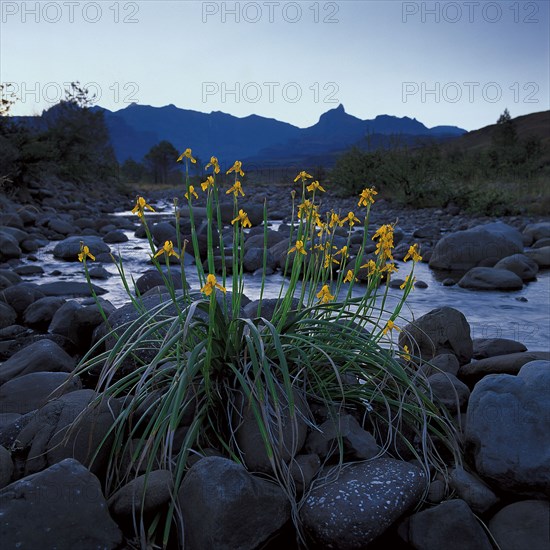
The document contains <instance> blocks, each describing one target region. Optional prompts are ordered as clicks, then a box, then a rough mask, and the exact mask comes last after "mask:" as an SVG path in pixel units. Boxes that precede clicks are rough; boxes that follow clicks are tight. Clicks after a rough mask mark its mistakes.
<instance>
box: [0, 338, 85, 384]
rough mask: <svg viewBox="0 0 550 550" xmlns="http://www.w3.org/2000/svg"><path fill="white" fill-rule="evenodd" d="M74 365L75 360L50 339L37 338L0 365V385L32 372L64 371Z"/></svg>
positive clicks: (71, 368)
mask: <svg viewBox="0 0 550 550" xmlns="http://www.w3.org/2000/svg"><path fill="white" fill-rule="evenodd" d="M74 367H75V360H74V359H73V358H72V357H71V356H70V355H68V354H67V353H66V352H65V351H63V349H61V348H60V347H59V346H58V345H57V344H56V343H55V342H52V341H51V340H47V339H44V340H38V341H37V342H34V343H33V344H31V345H30V346H27V347H25V348H23V349H22V350H21V351H18V352H17V353H16V354H15V355H13V356H12V357H10V358H9V359H8V360H7V361H6V362H5V363H3V364H2V365H1V366H0V385H1V384H5V383H6V382H7V381H8V380H13V379H14V378H17V377H18V376H24V375H26V374H31V373H33V372H65V373H69V372H72V370H73V369H74Z"/></svg>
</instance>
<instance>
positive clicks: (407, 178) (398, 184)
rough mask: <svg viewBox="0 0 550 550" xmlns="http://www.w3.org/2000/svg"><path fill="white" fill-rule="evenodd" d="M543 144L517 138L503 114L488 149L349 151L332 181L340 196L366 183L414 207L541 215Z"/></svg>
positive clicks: (546, 203)
mask: <svg viewBox="0 0 550 550" xmlns="http://www.w3.org/2000/svg"><path fill="white" fill-rule="evenodd" d="M544 157H545V155H544V151H543V146H542V143H541V140H540V139H538V138H536V137H531V138H524V139H519V138H518V136H517V132H516V129H515V125H514V121H513V120H512V119H511V117H510V114H509V112H508V110H506V111H505V112H504V113H503V114H502V115H501V116H500V118H499V120H498V121H497V125H496V126H495V128H494V130H493V135H492V139H491V143H490V145H489V146H488V147H477V148H470V149H460V148H458V147H456V146H453V145H452V144H451V143H439V144H438V143H431V144H427V145H423V146H421V147H407V146H399V145H397V144H394V145H393V147H391V148H389V149H386V150H377V151H363V150H361V149H359V148H353V149H351V150H350V151H348V152H346V153H344V154H343V155H342V156H340V157H339V158H338V160H337V162H336V165H335V167H334V169H333V170H332V172H331V174H330V179H331V180H332V181H334V182H337V183H338V189H339V190H340V192H341V194H342V195H353V194H355V193H357V192H358V191H359V190H360V189H361V188H362V186H363V185H364V183H365V182H366V181H368V182H369V183H370V184H372V185H375V186H376V188H377V189H379V190H380V192H381V194H382V195H383V196H384V197H388V198H392V199H394V200H396V201H397V202H399V203H401V204H407V205H411V206H414V207H426V206H437V207H444V206H446V205H448V204H449V203H453V204H456V205H457V206H460V207H462V208H464V209H465V210H466V211H469V212H470V213H475V214H486V215H506V214H518V213H522V212H523V211H527V212H537V211H538V209H541V210H540V213H543V212H544V211H545V210H546V212H547V211H548V207H550V194H549V193H550V192H549V191H548V186H547V185H544V184H543V182H544V181H547V180H548V177H549V176H550V165H549V164H548V162H547V160H545V158H544Z"/></svg>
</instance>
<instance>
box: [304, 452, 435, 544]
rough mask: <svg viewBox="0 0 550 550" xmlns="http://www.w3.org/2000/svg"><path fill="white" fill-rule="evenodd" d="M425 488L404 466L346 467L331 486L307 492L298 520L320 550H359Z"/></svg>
mask: <svg viewBox="0 0 550 550" xmlns="http://www.w3.org/2000/svg"><path fill="white" fill-rule="evenodd" d="M331 473H332V474H333V475H334V474H335V470H332V471H330V472H327V474H329V475H330V474H331ZM321 476H323V473H321ZM426 484H427V480H426V477H425V475H424V473H423V472H422V470H421V469H420V468H418V467H417V466H414V465H413V464H409V463H407V462H402V461H399V460H393V459H388V458H381V459H376V460H371V461H369V462H363V463H353V464H349V465H347V466H346V467H345V468H344V469H343V470H342V471H341V473H340V475H339V477H338V478H337V479H336V480H335V481H332V482H330V483H327V484H323V485H320V486H319V487H314V488H313V489H312V490H311V492H310V494H309V496H308V497H307V499H306V502H305V503H304V505H303V507H302V508H301V510H300V518H301V520H302V522H303V525H304V529H305V530H306V533H307V534H308V535H309V536H310V537H311V538H312V539H313V541H314V543H315V544H318V545H319V546H320V547H322V548H337V549H338V550H352V549H362V548H365V547H366V546H367V545H368V544H369V543H370V542H372V541H373V540H375V539H376V538H377V537H378V536H380V535H381V534H382V533H383V532H384V531H386V529H388V527H390V525H392V523H394V522H395V521H396V520H397V519H399V518H400V517H401V516H402V515H403V514H404V513H405V512H407V510H409V509H410V508H411V507H412V506H414V505H415V504H417V502H418V501H419V500H420V498H421V496H422V493H423V491H424V489H425V487H426Z"/></svg>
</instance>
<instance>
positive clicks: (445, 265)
mask: <svg viewBox="0 0 550 550" xmlns="http://www.w3.org/2000/svg"><path fill="white" fill-rule="evenodd" d="M522 251H523V238H522V236H521V233H519V231H518V230H517V229H515V228H513V227H511V226H509V225H506V224H504V223H502V222H493V223H489V224H487V225H479V226H476V227H473V228H472V229H468V230H467V231H457V232H456V233H450V234H448V235H445V236H444V237H443V238H442V239H440V240H439V241H438V243H437V244H436V245H435V248H434V250H433V253H432V256H431V259H430V267H431V268H433V269H443V270H450V271H452V270H458V271H465V270H467V269H471V268H472V267H476V266H477V265H479V263H480V262H481V261H483V260H486V259H487V258H491V259H492V260H493V261H494V262H495V263H496V262H497V261H498V260H500V259H502V258H505V257H506V256H510V255H512V254H517V253H521V252H522Z"/></svg>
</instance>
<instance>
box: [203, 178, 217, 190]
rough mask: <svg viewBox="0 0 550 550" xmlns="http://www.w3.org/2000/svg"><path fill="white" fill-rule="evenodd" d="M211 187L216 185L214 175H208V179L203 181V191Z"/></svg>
mask: <svg viewBox="0 0 550 550" xmlns="http://www.w3.org/2000/svg"><path fill="white" fill-rule="evenodd" d="M209 187H214V178H213V177H212V176H208V177H207V178H206V181H203V182H202V183H201V189H202V190H203V191H206V190H207V189H208V188H209Z"/></svg>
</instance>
